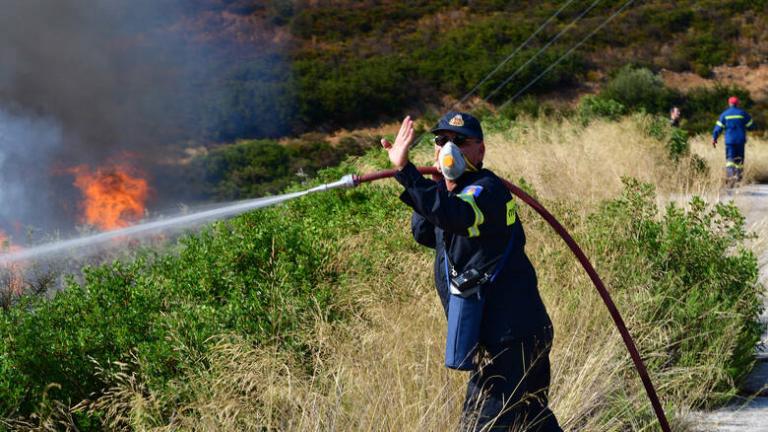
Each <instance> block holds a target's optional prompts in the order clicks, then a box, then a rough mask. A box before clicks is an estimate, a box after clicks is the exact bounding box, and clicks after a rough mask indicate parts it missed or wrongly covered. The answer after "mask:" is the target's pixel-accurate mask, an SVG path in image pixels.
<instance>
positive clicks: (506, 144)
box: [91, 118, 768, 432]
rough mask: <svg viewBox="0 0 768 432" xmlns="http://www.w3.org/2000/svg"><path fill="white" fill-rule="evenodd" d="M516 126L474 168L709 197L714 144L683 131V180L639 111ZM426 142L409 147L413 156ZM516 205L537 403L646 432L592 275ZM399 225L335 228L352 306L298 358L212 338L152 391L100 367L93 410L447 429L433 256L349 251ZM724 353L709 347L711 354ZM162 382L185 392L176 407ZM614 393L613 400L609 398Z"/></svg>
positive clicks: (753, 161)
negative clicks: (533, 272) (533, 281)
mask: <svg viewBox="0 0 768 432" xmlns="http://www.w3.org/2000/svg"><path fill="white" fill-rule="evenodd" d="M523 124H525V126H516V127H514V128H513V129H511V130H510V131H507V132H504V133H492V134H490V135H489V136H488V138H487V142H488V163H487V166H488V167H490V168H492V169H495V170H496V171H497V172H498V173H500V174H502V175H503V176H506V177H509V178H511V179H513V180H517V179H518V178H520V177H524V178H525V179H526V181H528V182H529V183H530V184H531V185H532V186H533V187H534V189H535V190H536V191H537V193H538V194H539V196H540V197H542V198H545V199H547V200H567V201H570V202H579V203H581V204H582V208H583V209H584V211H587V210H588V209H590V208H593V206H594V205H595V204H596V203H597V202H599V201H600V200H602V199H606V198H609V197H613V196H615V195H616V194H617V193H619V192H620V190H621V188H622V186H621V178H622V177H623V176H633V177H637V178H640V179H642V180H644V181H647V182H651V183H653V184H655V185H657V188H658V189H659V191H660V192H661V193H662V194H663V195H676V196H680V195H688V194H690V193H701V194H705V195H718V194H719V191H720V178H719V175H720V173H721V171H720V170H719V167H721V166H722V148H721V149H718V150H714V149H711V146H709V143H708V140H707V138H706V137H697V138H695V139H694V140H693V142H692V150H693V152H694V153H697V154H699V155H701V156H702V157H703V158H705V159H706V160H707V161H708V163H709V165H710V166H711V167H712V170H711V172H710V173H709V175H707V176H697V175H696V174H694V173H693V172H692V170H691V169H689V168H687V165H686V163H685V161H684V162H683V163H682V164H680V165H678V166H676V165H674V164H673V163H671V162H670V161H669V160H668V159H667V157H666V153H665V149H664V148H663V146H662V145H661V144H660V143H659V142H657V141H655V140H653V139H651V138H647V137H646V136H645V134H644V133H642V129H643V127H644V126H643V119H642V118H632V119H625V120H622V121H621V122H617V123H608V122H596V123H593V124H592V125H591V126H590V127H588V128H586V129H584V128H582V127H581V126H578V125H575V124H570V123H568V122H563V123H559V124H556V125H553V124H552V122H549V121H547V120H546V119H539V120H530V121H528V122H524V123H523ZM764 144H765V142H762V141H758V140H755V141H753V142H752V143H751V144H750V147H749V148H748V150H747V151H748V155H747V157H748V159H747V168H746V177H747V180H748V181H750V180H753V179H756V178H759V177H760V176H761V175H762V174H763V173H768V166H767V165H768V154H767V153H768V147H767V146H765V145H764ZM429 153H430V150H429V149H423V150H421V151H420V155H419V156H418V157H419V158H420V159H422V160H424V159H425V158H428V157H429V156H428V155H429ZM372 187H373V186H372ZM377 187H382V186H377ZM393 192H394V191H393ZM522 216H523V218H524V220H528V221H529V222H530V223H528V224H527V227H528V234H529V243H528V248H527V249H528V251H529V254H530V255H531V257H532V260H533V261H534V263H535V264H536V266H537V269H538V271H539V276H540V286H541V291H542V295H543V297H544V299H545V302H546V304H547V307H548V309H549V311H550V314H551V315H552V317H553V320H554V322H555V329H556V339H555V345H554V347H553V355H552V361H553V383H552V394H551V406H552V407H553V410H554V412H555V413H556V414H557V416H558V418H559V420H560V422H561V425H562V426H563V427H564V429H565V430H567V431H576V430H587V431H593V432H600V431H618V430H622V431H623V430H632V431H645V430H654V427H652V426H648V424H649V423H648V422H647V411H646V412H641V410H638V409H637V407H638V406H642V407H647V404H648V402H647V401H646V399H645V394H644V393H643V390H642V387H641V385H640V382H639V379H637V378H636V376H635V374H634V372H633V370H632V369H631V365H630V362H629V358H628V355H627V354H626V352H625V350H624V348H623V345H622V343H621V340H620V338H619V336H618V334H617V332H616V331H615V330H614V329H613V326H612V324H611V323H610V319H609V317H608V315H607V313H606V312H605V311H604V307H603V306H602V304H601V303H600V300H599V299H598V297H597V296H596V295H595V294H594V293H593V288H592V286H591V284H590V283H589V281H588V280H587V278H586V277H585V276H584V275H583V272H582V271H581V270H580V269H579V268H578V267H577V265H576V264H575V263H574V262H572V261H571V260H569V259H564V262H565V264H562V263H560V264H559V265H558V266H555V264H557V263H554V262H552V261H551V257H552V256H557V255H558V253H557V251H561V250H562V249H563V247H562V245H561V244H560V241H559V239H557V238H556V237H554V236H553V235H552V234H551V233H549V232H548V230H547V229H546V228H545V227H544V225H543V224H541V223H535V222H533V221H532V220H531V219H532V218H533V215H532V214H530V213H523V215H522ZM406 225H407V222H406V221H400V222H398V225H397V226H398V227H397V228H395V229H393V228H391V227H381V228H380V229H379V231H376V232H365V233H361V234H359V235H357V236H356V237H352V238H349V239H348V240H347V244H345V245H344V247H343V248H342V249H343V250H344V253H343V254H342V255H340V256H338V257H337V258H336V261H335V264H334V265H336V266H338V268H339V270H341V271H343V272H344V273H345V275H346V278H347V286H346V292H345V297H344V299H343V300H342V301H343V302H344V303H346V304H349V305H353V307H354V310H356V311H357V314H356V316H355V318H354V319H352V320H350V321H348V322H346V323H345V324H337V325H330V324H328V323H325V322H322V321H321V322H319V323H318V325H317V328H316V331H315V332H314V334H315V340H314V346H315V356H314V359H313V361H312V364H313V367H312V368H310V369H311V370H307V368H306V366H303V365H301V364H300V363H298V362H296V361H294V360H293V359H291V358H290V357H288V356H287V355H286V354H284V353H281V352H280V351H279V350H276V349H268V348H254V347H253V346H251V345H250V344H249V343H247V342H245V341H242V340H238V339H233V338H222V339H221V340H219V341H217V344H216V348H215V349H214V350H213V351H212V354H210V355H209V356H208V358H207V359H206V362H205V363H206V364H209V365H210V366H209V367H207V368H203V369H201V370H199V371H192V372H190V374H189V375H188V376H187V377H185V379H184V380H182V381H180V382H179V383H178V388H176V389H174V390H173V391H172V392H171V393H166V396H160V395H154V394H152V393H151V392H149V391H148V390H147V389H146V387H144V386H143V385H142V384H141V382H140V377H136V376H134V375H131V374H130V373H129V372H127V371H126V372H123V375H119V376H115V377H112V378H111V379H108V381H111V382H112V383H113V384H114V386H113V387H112V389H111V390H110V391H109V392H108V393H107V394H106V395H105V397H103V398H102V399H101V400H98V401H96V403H95V405H92V406H91V408H98V409H107V410H111V411H108V412H109V413H110V417H111V418H112V422H111V426H112V427H113V428H115V429H120V428H124V427H127V426H128V425H131V426H132V428H133V429H136V430H201V431H209V430H210V431H214V430H232V431H234V430H273V429H274V430H287V431H307V430H315V431H325V430H355V431H410V430H424V431H445V430H455V429H456V425H457V424H458V419H459V412H460V408H461V403H462V400H463V396H464V386H465V382H466V379H467V375H466V374H464V373H458V372H451V371H448V370H447V369H446V368H445V367H443V343H444V342H443V341H444V337H445V318H444V316H443V311H442V309H441V307H440V305H439V301H438V300H437V296H436V295H435V294H434V288H433V286H432V264H431V258H432V257H431V256H430V254H429V253H428V252H426V251H423V250H416V249H413V248H406V247H400V248H398V249H397V250H396V251H395V252H393V253H391V254H386V251H383V252H385V253H384V255H383V256H387V259H386V260H385V262H382V263H381V266H380V267H379V268H378V270H376V271H374V272H372V273H363V272H359V271H356V262H355V258H354V257H356V256H358V254H366V253H368V254H373V253H380V252H382V251H373V252H372V251H371V250H370V249H369V247H370V245H371V242H370V238H372V237H380V236H388V237H389V238H390V239H392V238H393V237H394V240H391V241H394V242H397V241H399V242H410V241H411V240H410V239H409V232H408V230H407V227H406ZM376 256H381V255H376ZM605 259H606V260H610V259H611V257H605ZM598 264H599V263H598ZM606 267H609V266H606ZM600 268H601V266H600V265H598V269H600ZM604 277H605V278H606V279H607V280H610V279H611V278H613V277H617V275H610V274H607V275H604ZM637 301H638V303H637V304H635V306H636V307H638V308H642V307H645V306H647V307H651V306H652V305H648V304H643V302H644V301H647V302H651V299H645V300H644V299H638V300H637ZM623 313H624V315H625V319H626V321H627V322H628V323H629V325H630V327H631V328H632V329H633V332H634V334H636V335H639V338H638V341H637V342H638V344H639V346H640V347H641V351H643V352H644V353H647V354H646V356H648V357H651V358H652V357H653V356H654V353H655V352H657V351H659V350H663V349H664V348H665V343H666V339H665V334H664V332H663V330H661V329H660V326H659V325H658V324H659V323H643V322H639V321H638V319H637V318H636V314H635V310H623ZM734 339H735V338H734ZM728 351H729V347H713V354H712V355H718V354H717V353H727V352H728ZM723 355H724V354H723ZM714 373H716V372H714V371H710V370H707V369H706V368H702V369H700V370H692V369H685V370H670V371H667V372H665V376H661V377H659V376H656V377H654V378H655V379H656V381H657V382H662V383H663V384H662V385H661V387H660V388H659V392H660V394H662V395H664V396H665V397H666V398H667V399H666V402H670V403H671V404H672V405H674V406H676V407H677V408H678V410H680V412H684V411H685V410H686V407H688V406H689V405H690V404H692V403H694V402H695V400H696V398H697V397H700V396H701V394H705V393H706V392H709V391H711V387H710V386H711V383H712V382H713V376H712V375H713V374H714ZM691 381H694V382H697V383H699V388H698V389H697V391H696V392H694V394H680V392H677V391H676V390H675V389H676V388H677V387H679V386H680V383H682V382H685V383H690V382H691ZM686 388H691V387H690V385H688V386H687V387H686ZM167 394H173V395H175V396H176V397H179V398H180V399H179V401H184V402H180V403H179V404H177V405H176V404H174V403H173V401H169V400H168V399H167V398H168V396H167ZM617 397H624V398H625V399H624V400H622V401H621V402H620V403H617V401H616V400H615V399H614V398H617ZM164 398H165V399H164ZM168 406H172V407H174V410H173V412H172V413H171V414H170V415H169V413H167V412H164V413H163V412H162V411H163V409H167V407H168ZM670 414H672V415H673V417H674V415H675V414H678V413H675V412H673V413H670ZM644 416H646V417H644ZM163 419H170V422H167V421H163ZM675 428H676V430H684V429H685V424H684V422H683V421H676V422H675Z"/></svg>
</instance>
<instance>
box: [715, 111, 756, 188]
mask: <svg viewBox="0 0 768 432" xmlns="http://www.w3.org/2000/svg"><path fill="white" fill-rule="evenodd" d="M752 129H754V121H752V117H750V116H749V114H747V112H746V111H744V110H743V109H741V108H739V98H737V97H736V96H731V97H730V98H728V109H727V110H725V111H723V113H722V114H720V118H719V119H718V120H717V123H715V128H714V129H713V130H712V147H717V138H718V137H719V136H720V134H721V133H723V131H724V132H725V176H726V181H727V182H728V185H729V186H734V185H735V184H736V182H739V181H741V179H742V176H743V172H744V146H745V144H746V143H747V131H748V130H752Z"/></svg>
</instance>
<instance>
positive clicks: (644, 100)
mask: <svg viewBox="0 0 768 432" xmlns="http://www.w3.org/2000/svg"><path fill="white" fill-rule="evenodd" d="M600 97H602V98H604V99H612V100H614V101H616V102H619V103H620V104H622V105H624V106H625V107H627V108H629V109H634V110H645V111H646V112H649V113H662V112H666V111H667V110H668V109H669V107H670V106H671V105H672V100H673V94H672V92H671V91H669V89H667V88H666V87H665V86H664V83H663V82H662V81H661V78H659V77H658V76H656V75H654V74H653V72H651V71H650V70H648V69H644V68H634V67H632V66H626V67H624V68H622V69H621V70H619V71H618V73H617V74H616V76H615V77H613V79H611V81H609V82H608V84H606V85H605V87H604V88H603V90H602V91H601V92H600Z"/></svg>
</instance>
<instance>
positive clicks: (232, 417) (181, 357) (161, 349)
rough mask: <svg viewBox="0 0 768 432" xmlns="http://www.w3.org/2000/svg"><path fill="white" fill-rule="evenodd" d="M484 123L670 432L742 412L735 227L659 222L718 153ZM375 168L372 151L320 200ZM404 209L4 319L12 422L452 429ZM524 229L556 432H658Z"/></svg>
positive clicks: (314, 222) (363, 192) (257, 242)
mask: <svg viewBox="0 0 768 432" xmlns="http://www.w3.org/2000/svg"><path fill="white" fill-rule="evenodd" d="M522 120H524V121H522ZM486 125H487V126H486V128H487V131H488V142H489V161H488V164H489V166H490V167H491V168H493V169H495V170H497V171H498V172H500V173H502V174H504V175H505V176H508V177H509V178H511V179H513V180H514V181H515V182H518V183H520V184H523V185H525V187H527V188H528V189H529V190H531V191H532V192H533V193H534V194H535V195H537V196H538V197H539V198H540V199H541V200H542V201H543V202H544V203H545V204H546V205H547V206H548V207H550V208H551V209H552V211H553V212H554V213H555V214H556V215H558V217H559V218H561V219H562V220H563V222H564V224H565V225H566V226H567V227H568V228H569V229H570V230H571V231H572V232H573V233H574V235H575V237H576V238H577V240H578V241H579V243H581V244H582V245H583V246H584V247H585V250H586V251H587V253H588V255H589V256H590V257H591V259H592V260H593V262H594V263H595V264H596V266H597V269H598V271H599V272H600V274H601V275H602V277H603V278H604V279H605V281H606V283H607V284H608V286H609V287H610V289H611V292H612V293H613V295H614V296H615V299H616V301H617V303H618V305H619V307H620V309H621V311H622V312H623V313H624V316H625V319H626V320H627V322H628V325H629V327H630V331H631V332H632V334H633V335H635V336H636V338H637V342H638V344H639V346H640V349H641V352H642V353H643V356H644V358H645V359H646V361H647V362H648V365H649V367H650V371H651V375H652V377H653V378H654V381H655V382H656V384H657V388H658V390H659V393H660V396H661V398H662V400H663V402H664V404H665V407H666V408H667V410H668V412H669V414H670V415H671V416H672V418H673V422H674V423H675V424H676V427H679V428H684V427H685V424H684V423H683V421H682V420H681V419H680V417H679V416H678V415H679V414H682V413H684V412H685V411H686V410H688V409H690V408H691V407H699V406H702V405H708V404H713V403H717V402H719V401H722V400H724V399H725V398H727V397H728V396H730V395H732V394H733V393H734V391H735V387H734V383H735V382H737V381H738V380H739V379H740V377H742V376H743V375H744V374H745V373H746V371H748V369H749V366H750V364H751V362H752V357H751V346H752V345H753V343H754V342H755V341H756V340H757V339H758V337H759V335H760V331H761V329H760V326H759V325H758V324H757V315H758V313H759V306H758V305H759V302H758V294H759V293H760V290H761V287H760V285H759V284H758V283H757V261H756V258H755V255H754V253H753V252H752V251H751V250H750V249H749V248H748V244H747V243H746V241H747V240H748V238H749V237H748V235H747V233H745V231H744V220H743V217H742V216H741V215H740V213H739V211H738V210H737V209H736V208H735V207H734V206H733V205H730V204H711V205H710V204H706V203H705V201H704V200H702V199H699V198H694V199H690V200H689V199H684V201H685V202H687V204H685V205H683V206H678V205H673V204H670V205H665V204H663V203H664V202H666V199H664V197H665V196H666V194H667V193H679V192H681V191H683V192H684V191H697V192H699V193H701V194H711V193H712V192H714V191H716V190H717V188H718V186H719V185H718V183H717V182H716V181H715V180H716V179H717V176H718V175H719V174H715V173H713V171H716V169H714V168H713V169H712V170H711V171H710V170H707V169H704V168H702V162H701V161H703V163H704V165H703V166H705V167H706V166H708V165H709V163H710V162H713V161H719V157H720V156H719V152H715V151H714V150H712V151H709V150H707V147H706V146H705V144H706V143H705V142H704V141H703V140H702V141H699V140H698V139H697V140H694V141H693V142H692V143H691V146H690V147H689V148H688V147H687V148H686V151H685V152H681V153H680V156H679V157H678V159H677V162H675V161H674V160H673V159H672V158H670V153H669V149H668V147H667V144H668V142H669V137H670V135H671V134H673V131H672V130H670V129H667V127H666V126H665V122H664V121H663V120H661V121H659V120H656V119H654V118H653V117H650V116H647V115H634V116H631V117H623V118H619V119H618V120H617V121H606V120H601V119H599V118H597V119H588V120H587V119H583V120H579V119H576V120H569V119H556V118H543V117H542V118H539V119H532V118H526V119H521V121H519V122H510V121H509V120H507V119H505V118H503V117H499V118H496V119H495V120H494V119H491V118H489V119H487V120H486ZM430 153H431V149H429V148H428V147H426V146H424V147H422V150H420V153H419V154H417V158H418V159H420V160H422V161H427V160H428V159H429V155H430ZM762 156H764V155H761V157H760V159H762ZM385 166H386V159H385V156H384V154H383V152H381V151H379V150H373V151H372V152H370V153H369V154H368V155H366V156H365V157H362V158H360V159H356V160H352V161H351V162H350V163H344V164H342V165H341V166H340V167H338V168H336V169H332V170H328V171H323V172H321V173H320V180H335V179H337V178H338V177H339V176H340V175H341V174H344V173H347V172H349V171H350V170H353V169H356V168H357V169H363V170H370V169H376V168H382V167H385ZM713 166H714V165H713ZM748 166H749V165H748ZM671 173H674V175H670V174H671ZM750 173H751V171H749V172H748V176H749V175H752V174H750ZM625 176H632V177H636V178H638V179H639V180H633V179H630V178H625ZM654 185H655V186H654ZM398 190H399V187H397V186H396V185H395V184H394V183H393V182H392V181H387V182H383V183H381V184H377V185H370V186H365V187H363V188H360V189H356V190H351V191H343V192H333V193H328V194H324V195H315V196H310V197H307V198H303V199H301V200H299V201H295V202H292V203H289V204H287V205H283V206H280V207H276V208H272V209H268V210H265V211H259V212H254V213H251V214H248V215H245V216H242V217H239V218H236V219H234V220H232V221H228V222H221V223H217V224H214V225H213V226H211V227H210V228H209V229H207V230H205V231H203V232H202V233H200V234H195V235H190V236H187V237H185V238H184V239H182V240H181V241H180V242H179V243H178V244H177V245H175V246H174V247H173V248H171V249H169V250H165V251H157V252H151V251H146V252H143V253H139V254H138V255H137V256H136V257H135V259H133V260H129V261H123V262H116V263H112V264H106V265H101V266H95V267H91V268H87V269H85V270H84V276H83V278H82V279H71V281H70V283H69V284H68V285H69V286H68V288H67V290H65V291H63V292H60V293H58V294H57V295H56V296H54V297H53V298H52V299H50V300H45V299H41V298H36V297H27V298H24V299H22V300H20V301H19V302H18V303H17V304H16V305H14V306H12V307H10V308H9V309H8V310H6V311H4V312H3V313H2V315H0V377H2V381H0V416H2V417H5V419H6V420H5V421H4V422H3V423H2V424H4V425H5V427H7V428H12V429H14V430H16V429H20V430H24V429H36V430H39V429H47V430H55V429H62V428H65V427H67V425H69V426H71V427H73V428H74V425H76V427H77V429H78V430H81V431H82V430H102V429H122V430H147V429H155V428H156V429H157V430H170V429H177V428H181V429H191V428H194V429H198V430H261V429H279V430H296V431H299V430H301V431H303V430H328V429H339V430H360V429H377V430H382V429H383V430H414V429H421V430H435V431H437V430H446V429H451V428H454V427H455V425H456V422H457V421H458V413H459V411H460V409H459V408H460V403H461V400H462V398H463V388H462V387H463V385H464V381H465V378H466V376H465V374H462V373H454V372H449V371H447V370H446V369H445V368H444V367H443V366H442V352H443V341H444V327H445V323H444V318H443V316H442V311H441V309H440V306H439V302H438V300H437V298H436V296H435V294H434V288H433V287H432V275H431V272H432V266H431V259H432V257H431V254H430V252H429V251H428V250H425V249H423V248H420V247H418V246H417V245H416V244H415V242H413V241H412V240H411V239H410V233H409V230H408V216H409V212H408V210H407V207H405V206H404V205H402V204H401V203H400V202H399V201H398V200H397V195H398ZM657 193H660V195H657ZM521 217H522V219H523V220H524V221H525V224H526V229H527V233H528V237H529V243H528V249H527V250H528V252H529V254H530V255H531V258H532V260H533V261H534V263H535V265H536V267H537V270H538V273H539V278H540V283H541V290H542V293H543V296H544V298H545V302H546V304H547V306H548V308H549V310H550V312H551V314H552V316H553V319H554V322H555V329H556V333H557V335H556V342H555V343H556V345H555V347H554V352H553V362H554V363H553V365H554V385H553V389H552V391H553V398H552V401H553V407H554V410H555V412H556V413H557V415H558V416H559V418H560V419H561V420H562V423H563V424H564V426H565V428H566V430H590V431H609V430H638V431H639V430H646V429H647V428H648V427H649V426H650V425H652V424H653V422H654V419H653V417H652V414H651V411H650V408H649V404H648V402H647V400H646V399H645V397H644V393H643V390H642V388H641V385H640V382H639V379H638V378H637V375H636V374H635V373H634V372H633V370H632V369H631V366H630V362H629V358H628V356H627V354H626V352H625V351H624V349H623V347H622V345H621V343H620V339H619V336H618V334H617V332H616V331H615V330H614V329H613V327H612V325H611V323H610V318H609V317H608V315H607V313H605V311H604V308H603V307H602V306H601V305H600V303H599V302H600V300H599V298H598V297H597V296H596V295H595V293H594V292H593V288H592V286H591V285H590V283H589V280H588V278H587V277H585V275H584V274H583V272H582V271H581V270H580V269H579V268H578V267H577V263H576V262H575V260H574V259H573V258H572V257H571V256H570V255H569V253H568V252H567V251H566V249H565V248H564V246H563V244H562V242H561V240H559V239H558V238H557V237H556V236H555V235H554V234H553V233H552V232H551V231H550V229H549V228H548V227H547V226H545V224H544V222H543V221H541V220H540V219H538V218H537V217H536V216H535V215H534V214H533V213H532V212H531V211H528V210H523V211H522V213H521ZM713 310H716V311H718V313H717V314H713V313H711V311H713Z"/></svg>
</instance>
